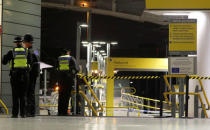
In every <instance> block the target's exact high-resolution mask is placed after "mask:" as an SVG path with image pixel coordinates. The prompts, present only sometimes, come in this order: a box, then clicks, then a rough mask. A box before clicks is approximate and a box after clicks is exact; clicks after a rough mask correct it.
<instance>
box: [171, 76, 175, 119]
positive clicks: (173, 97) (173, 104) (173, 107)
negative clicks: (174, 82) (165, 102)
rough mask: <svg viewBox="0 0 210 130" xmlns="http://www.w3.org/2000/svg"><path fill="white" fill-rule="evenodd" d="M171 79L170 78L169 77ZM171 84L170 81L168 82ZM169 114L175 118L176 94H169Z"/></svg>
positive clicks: (173, 89)
mask: <svg viewBox="0 0 210 130" xmlns="http://www.w3.org/2000/svg"><path fill="white" fill-rule="evenodd" d="M170 80H171V78H170ZM170 84H171V83H170ZM172 92H175V88H174V86H173V87H172ZM171 103H172V104H171V107H172V109H171V115H172V117H173V118H176V95H171Z"/></svg>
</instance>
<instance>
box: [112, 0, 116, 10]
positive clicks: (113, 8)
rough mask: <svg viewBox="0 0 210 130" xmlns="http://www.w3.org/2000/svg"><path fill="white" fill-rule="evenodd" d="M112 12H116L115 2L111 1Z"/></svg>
mask: <svg viewBox="0 0 210 130" xmlns="http://www.w3.org/2000/svg"><path fill="white" fill-rule="evenodd" d="M112 11H114V12H116V11H117V0H112Z"/></svg>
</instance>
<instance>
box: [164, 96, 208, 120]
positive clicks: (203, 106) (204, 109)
mask: <svg viewBox="0 0 210 130" xmlns="http://www.w3.org/2000/svg"><path fill="white" fill-rule="evenodd" d="M167 95H186V93H185V92H165V93H164V97H167ZM189 95H194V96H198V98H199V100H200V102H201V105H202V108H203V111H204V113H205V116H206V118H208V115H207V112H206V108H205V105H204V104H203V100H202V98H201V95H200V94H199V93H191V92H189Z"/></svg>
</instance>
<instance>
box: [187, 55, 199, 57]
mask: <svg viewBox="0 0 210 130" xmlns="http://www.w3.org/2000/svg"><path fill="white" fill-rule="evenodd" d="M188 57H197V55H188Z"/></svg>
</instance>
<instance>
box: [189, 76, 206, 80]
mask: <svg viewBox="0 0 210 130" xmlns="http://www.w3.org/2000/svg"><path fill="white" fill-rule="evenodd" d="M189 77H190V79H205V80H210V77H201V76H189Z"/></svg>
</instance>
